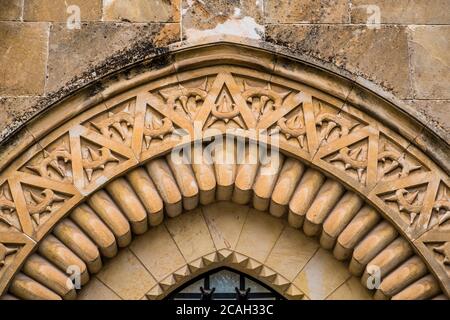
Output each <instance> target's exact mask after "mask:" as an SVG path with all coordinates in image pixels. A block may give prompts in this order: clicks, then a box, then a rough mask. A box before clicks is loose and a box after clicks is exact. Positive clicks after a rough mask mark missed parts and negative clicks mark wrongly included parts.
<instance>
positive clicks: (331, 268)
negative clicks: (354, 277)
mask: <svg viewBox="0 0 450 320" xmlns="http://www.w3.org/2000/svg"><path fill="white" fill-rule="evenodd" d="M348 278H350V273H349V271H348V270H347V268H346V266H345V264H344V263H342V262H339V261H337V260H336V259H335V258H334V257H333V255H332V254H331V253H330V252H328V251H325V250H323V249H319V250H318V251H317V253H316V254H315V255H314V257H312V259H311V260H310V261H309V262H308V264H307V265H306V266H305V268H304V269H303V270H302V272H300V274H299V275H298V276H297V278H296V279H295V280H294V284H295V285H296V286H298V288H299V289H300V290H302V291H303V292H304V293H305V294H306V295H307V296H308V297H309V298H310V299H312V300H323V299H325V298H326V297H327V296H328V295H329V294H331V293H332V292H333V291H334V290H336V289H337V288H339V287H340V286H341V285H342V284H343V283H344V282H345V281H346V280H347V279H348Z"/></svg>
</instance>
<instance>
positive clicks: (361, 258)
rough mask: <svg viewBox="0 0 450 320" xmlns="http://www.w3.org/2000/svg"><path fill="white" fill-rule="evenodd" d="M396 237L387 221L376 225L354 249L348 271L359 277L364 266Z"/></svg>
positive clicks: (395, 232) (395, 231) (393, 229)
mask: <svg viewBox="0 0 450 320" xmlns="http://www.w3.org/2000/svg"><path fill="white" fill-rule="evenodd" d="M396 237H397V230H395V228H394V227H393V226H392V225H391V224H390V223H389V222H387V221H382V222H381V223H380V224H379V225H377V226H376V227H375V228H374V229H373V230H372V231H371V232H370V233H369V234H368V235H367V236H366V237H365V238H364V239H363V240H362V241H361V242H360V243H359V244H358V245H357V246H356V248H355V251H353V257H352V260H351V261H350V266H349V270H350V272H351V273H352V274H353V275H355V276H360V275H361V274H362V273H363V271H364V268H365V267H366V265H367V264H368V263H369V262H370V260H372V259H373V258H375V256H376V255H377V254H378V253H379V252H380V251H381V250H383V249H384V248H386V247H387V246H388V245H389V244H390V243H391V242H392V241H393V240H394V239H395V238H396Z"/></svg>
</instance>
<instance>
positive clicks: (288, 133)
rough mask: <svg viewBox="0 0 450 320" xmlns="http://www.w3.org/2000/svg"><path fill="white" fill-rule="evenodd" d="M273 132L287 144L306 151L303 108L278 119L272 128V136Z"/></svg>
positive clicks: (298, 108)
mask: <svg viewBox="0 0 450 320" xmlns="http://www.w3.org/2000/svg"><path fill="white" fill-rule="evenodd" d="M275 132H277V133H279V134H280V135H281V137H282V138H284V139H285V140H286V141H287V142H288V143H291V144H293V145H294V146H296V147H300V148H302V149H303V148H306V149H308V144H307V131H306V125H305V117H304V113H303V107H302V106H299V107H297V108H296V109H294V110H293V111H291V112H290V113H289V114H287V115H285V116H284V117H282V118H280V119H279V120H278V121H277V123H276V125H275V126H274V131H272V134H273V133H275Z"/></svg>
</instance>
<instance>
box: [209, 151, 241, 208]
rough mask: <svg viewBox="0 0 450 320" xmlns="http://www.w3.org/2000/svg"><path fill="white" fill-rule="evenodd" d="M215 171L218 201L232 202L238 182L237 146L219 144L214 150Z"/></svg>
mask: <svg viewBox="0 0 450 320" xmlns="http://www.w3.org/2000/svg"><path fill="white" fill-rule="evenodd" d="M214 150H215V151H214V170H215V172H216V181H217V191H216V198H217V200H218V201H230V200H231V198H232V196H233V189H234V183H235V181H236V167H237V166H236V150H235V144H234V143H230V142H226V143H218V144H217V145H216V146H215V149H214Z"/></svg>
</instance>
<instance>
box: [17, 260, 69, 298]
mask: <svg viewBox="0 0 450 320" xmlns="http://www.w3.org/2000/svg"><path fill="white" fill-rule="evenodd" d="M22 271H23V273H24V274H26V275H27V276H29V277H30V278H32V279H34V280H36V281H38V282H39V283H41V284H42V285H44V286H45V287H47V288H49V289H50V290H52V291H54V292H55V293H57V294H58V295H60V296H61V297H62V298H63V299H64V300H74V299H75V298H76V297H77V293H76V291H75V287H74V285H73V283H72V281H70V279H69V277H68V276H67V275H66V274H64V273H62V272H61V271H60V270H58V269H57V268H56V267H55V266H54V265H52V264H51V263H50V262H48V261H47V260H46V259H44V258H42V257H40V256H38V255H37V254H33V255H31V256H30V257H28V259H27V260H26V261H25V264H24V265H23V269H22Z"/></svg>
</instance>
